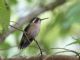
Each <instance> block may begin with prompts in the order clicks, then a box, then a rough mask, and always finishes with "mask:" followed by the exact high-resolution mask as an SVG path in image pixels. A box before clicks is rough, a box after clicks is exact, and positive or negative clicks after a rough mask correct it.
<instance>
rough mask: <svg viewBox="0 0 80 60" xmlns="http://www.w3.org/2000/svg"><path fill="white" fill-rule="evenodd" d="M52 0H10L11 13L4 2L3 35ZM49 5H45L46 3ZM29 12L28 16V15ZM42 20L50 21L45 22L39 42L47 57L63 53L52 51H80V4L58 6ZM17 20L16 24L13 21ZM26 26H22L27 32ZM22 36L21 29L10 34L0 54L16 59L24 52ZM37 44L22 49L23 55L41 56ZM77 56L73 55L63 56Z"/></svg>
mask: <svg viewBox="0 0 80 60" xmlns="http://www.w3.org/2000/svg"><path fill="white" fill-rule="evenodd" d="M51 1H52V0H43V1H41V0H7V2H8V5H9V7H10V10H8V9H6V5H5V4H4V2H3V0H0V34H3V33H5V32H6V31H8V29H9V24H11V25H13V24H14V23H15V22H16V21H17V19H18V18H19V17H21V16H24V15H25V14H28V13H29V12H30V8H34V7H35V6H38V5H39V4H44V5H47V4H48V3H49V2H51ZM44 2H45V3H44ZM25 11H26V13H25ZM38 17H40V18H46V17H48V19H46V20H45V21H42V22H41V30H40V33H39V35H38V36H37V37H36V40H37V41H38V42H39V45H40V46H41V48H42V49H44V50H45V51H44V52H43V53H44V54H48V55H52V54H55V52H58V51H63V50H59V49H50V48H55V47H57V48H67V49H71V50H75V51H77V52H80V1H79V0H67V2H66V3H65V4H64V5H61V6H59V7H57V8H56V9H55V10H51V11H47V12H45V13H43V14H41V15H39V16H38ZM11 21H14V22H11ZM25 26H26V25H24V26H22V27H20V29H21V30H23V29H24V27H25ZM21 37H22V32H21V31H19V30H17V31H15V32H14V33H12V34H10V35H9V36H8V37H7V38H6V40H5V41H4V42H3V43H0V55H1V56H4V57H12V56H15V55H16V54H18V53H19V52H20V50H19V49H18V44H19V42H20V39H21ZM36 47H37V45H36V43H35V42H34V41H33V42H32V43H31V44H30V45H29V47H27V48H26V49H24V50H22V51H21V53H20V54H18V55H20V56H35V55H39V49H38V48H36ZM60 54H67V55H73V53H71V52H69V53H68V52H67V53H60Z"/></svg>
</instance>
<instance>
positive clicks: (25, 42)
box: [19, 17, 47, 49]
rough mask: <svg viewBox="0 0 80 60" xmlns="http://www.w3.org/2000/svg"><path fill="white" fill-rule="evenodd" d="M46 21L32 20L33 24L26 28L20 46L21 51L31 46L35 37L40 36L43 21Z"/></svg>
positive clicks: (36, 18)
mask: <svg viewBox="0 0 80 60" xmlns="http://www.w3.org/2000/svg"><path fill="white" fill-rule="evenodd" d="M44 19H47V18H44ZM44 19H40V18H38V17H35V18H33V19H32V20H31V23H30V24H29V25H28V26H27V27H25V29H24V32H23V35H22V39H21V41H20V44H19V48H20V49H23V48H26V47H27V46H29V45H30V44H31V42H32V41H33V39H35V37H36V36H37V35H38V33H39V31H40V25H41V20H44Z"/></svg>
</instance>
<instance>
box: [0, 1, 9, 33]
mask: <svg viewBox="0 0 80 60" xmlns="http://www.w3.org/2000/svg"><path fill="white" fill-rule="evenodd" d="M9 21H10V10H8V9H7V8H6V5H5V2H4V0H0V29H2V30H3V32H5V31H7V30H8V25H9ZM0 32H1V31H0Z"/></svg>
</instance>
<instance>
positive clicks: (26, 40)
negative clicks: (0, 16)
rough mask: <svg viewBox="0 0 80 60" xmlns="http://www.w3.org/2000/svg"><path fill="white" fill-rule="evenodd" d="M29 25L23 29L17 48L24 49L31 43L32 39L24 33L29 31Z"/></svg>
mask: <svg viewBox="0 0 80 60" xmlns="http://www.w3.org/2000/svg"><path fill="white" fill-rule="evenodd" d="M29 27H30V25H28V26H27V27H26V28H25V29H24V33H23V36H22V39H21V42H20V44H19V48H20V49H23V48H26V47H27V46H28V45H29V44H30V43H31V42H32V41H33V38H30V37H29V35H28V34H27V33H25V32H27V31H28V30H29Z"/></svg>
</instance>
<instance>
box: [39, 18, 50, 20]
mask: <svg viewBox="0 0 80 60" xmlns="http://www.w3.org/2000/svg"><path fill="white" fill-rule="evenodd" d="M45 19H48V18H43V19H40V20H45Z"/></svg>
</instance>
